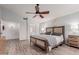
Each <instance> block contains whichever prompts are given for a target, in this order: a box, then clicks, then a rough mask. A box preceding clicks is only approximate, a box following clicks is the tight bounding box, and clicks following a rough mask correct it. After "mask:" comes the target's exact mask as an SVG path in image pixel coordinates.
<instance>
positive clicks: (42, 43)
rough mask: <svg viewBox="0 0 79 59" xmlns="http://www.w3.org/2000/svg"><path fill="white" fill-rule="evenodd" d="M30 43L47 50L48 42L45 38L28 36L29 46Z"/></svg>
mask: <svg viewBox="0 0 79 59" xmlns="http://www.w3.org/2000/svg"><path fill="white" fill-rule="evenodd" d="M32 44H34V45H36V46H38V47H39V48H41V49H43V50H45V51H46V52H48V42H47V40H42V39H39V38H35V37H32V36H30V46H31V45H32Z"/></svg>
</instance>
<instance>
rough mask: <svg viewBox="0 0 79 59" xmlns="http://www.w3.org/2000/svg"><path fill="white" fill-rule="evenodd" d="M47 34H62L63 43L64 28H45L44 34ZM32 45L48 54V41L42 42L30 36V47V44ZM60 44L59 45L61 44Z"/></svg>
mask: <svg viewBox="0 0 79 59" xmlns="http://www.w3.org/2000/svg"><path fill="white" fill-rule="evenodd" d="M47 32H51V33H53V34H54V35H57V34H62V35H63V38H64V40H63V42H62V43H64V41H65V36H64V26H56V27H47V28H46V33H47ZM32 43H33V44H34V45H36V46H38V47H39V48H41V49H43V50H44V51H46V52H48V46H49V44H48V41H47V40H42V39H40V38H36V37H32V36H30V45H31V44H32ZM62 43H61V44H62Z"/></svg>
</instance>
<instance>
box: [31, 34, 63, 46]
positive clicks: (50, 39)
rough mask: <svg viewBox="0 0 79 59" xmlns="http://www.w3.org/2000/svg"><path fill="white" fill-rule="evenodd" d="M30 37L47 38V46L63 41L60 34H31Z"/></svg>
mask: <svg viewBox="0 0 79 59" xmlns="http://www.w3.org/2000/svg"><path fill="white" fill-rule="evenodd" d="M31 36H32V37H35V38H39V39H41V40H47V41H48V43H49V46H52V47H54V46H56V45H58V44H60V43H61V42H63V35H61V36H56V35H43V34H41V35H31Z"/></svg>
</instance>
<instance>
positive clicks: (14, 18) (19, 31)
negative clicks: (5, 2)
mask: <svg viewBox="0 0 79 59" xmlns="http://www.w3.org/2000/svg"><path fill="white" fill-rule="evenodd" d="M0 8H1V19H2V25H4V26H5V31H2V33H3V34H2V35H3V36H5V37H6V39H17V38H19V39H20V40H24V39H28V38H27V36H28V34H27V33H28V32H27V29H28V28H27V22H26V21H24V20H23V18H22V17H20V16H19V15H17V14H16V13H15V12H13V11H11V10H8V9H7V8H3V7H0ZM9 23H13V24H15V29H12V28H9V26H8V24H9ZM18 24H19V25H20V26H19V25H18Z"/></svg>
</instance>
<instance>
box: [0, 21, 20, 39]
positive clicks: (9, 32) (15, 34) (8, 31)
mask: <svg viewBox="0 0 79 59" xmlns="http://www.w3.org/2000/svg"><path fill="white" fill-rule="evenodd" d="M2 26H4V30H3V29H1V32H2V35H1V36H5V37H6V39H7V40H8V39H19V24H18V23H15V22H10V21H1V27H2Z"/></svg>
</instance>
